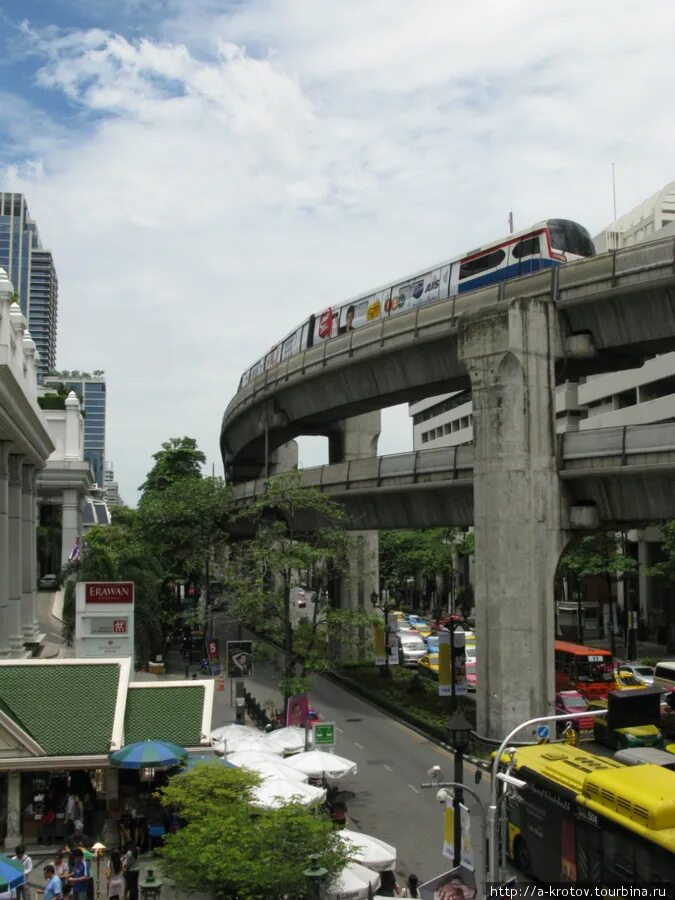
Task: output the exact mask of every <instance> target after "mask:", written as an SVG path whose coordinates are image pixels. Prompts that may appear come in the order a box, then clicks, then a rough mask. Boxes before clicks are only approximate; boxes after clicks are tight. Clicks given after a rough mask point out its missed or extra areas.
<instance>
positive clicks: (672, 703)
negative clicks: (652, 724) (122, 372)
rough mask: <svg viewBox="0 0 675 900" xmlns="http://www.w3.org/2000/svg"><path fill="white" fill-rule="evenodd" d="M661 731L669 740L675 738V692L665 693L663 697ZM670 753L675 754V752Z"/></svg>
mask: <svg viewBox="0 0 675 900" xmlns="http://www.w3.org/2000/svg"><path fill="white" fill-rule="evenodd" d="M661 731H662V732H663V733H664V734H665V735H666V736H667V737H669V738H672V737H675V691H665V692H664V693H663V694H662V695H661ZM666 749H669V748H666ZM670 752H671V753H675V750H671V751H670Z"/></svg>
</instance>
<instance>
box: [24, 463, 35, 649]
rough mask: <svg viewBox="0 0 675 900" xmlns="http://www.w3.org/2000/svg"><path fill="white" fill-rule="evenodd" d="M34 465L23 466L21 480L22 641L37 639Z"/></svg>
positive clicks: (32, 641)
mask: <svg viewBox="0 0 675 900" xmlns="http://www.w3.org/2000/svg"><path fill="white" fill-rule="evenodd" d="M36 481H37V469H36V467H35V466H24V467H23V472H22V484H21V527H22V536H21V549H22V557H21V591H22V596H21V625H22V628H23V637H24V641H25V642H26V643H27V644H31V643H34V642H35V641H36V640H37V639H38V635H39V628H38V621H37V583H36V582H37V534H36V529H37V523H36V504H35V483H36Z"/></svg>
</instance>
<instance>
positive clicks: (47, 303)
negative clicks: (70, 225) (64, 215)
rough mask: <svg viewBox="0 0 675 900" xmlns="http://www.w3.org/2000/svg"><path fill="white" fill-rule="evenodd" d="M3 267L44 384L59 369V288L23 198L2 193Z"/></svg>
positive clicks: (0, 235)
mask: <svg viewBox="0 0 675 900" xmlns="http://www.w3.org/2000/svg"><path fill="white" fill-rule="evenodd" d="M0 266H2V268H3V269H5V271H6V272H7V275H8V277H9V279H10V281H11V282H12V283H13V284H14V290H15V291H16V295H17V299H18V301H19V303H20V305H21V311H22V312H23V314H24V315H25V317H26V319H27V320H28V330H29V331H30V333H31V337H32V338H33V340H34V341H35V345H36V347H37V349H38V353H39V354H40V360H39V362H38V367H37V374H38V381H40V382H42V381H43V380H44V377H45V376H46V375H47V373H48V372H49V371H50V370H52V369H53V368H54V367H55V365H56V318H57V312H58V292H59V285H58V279H57V277H56V269H55V267H54V260H53V258H52V254H51V251H50V250H45V249H44V248H43V246H42V244H41V242H40V234H39V232H38V228H37V224H36V223H35V222H34V221H33V220H32V219H31V217H30V214H29V212H28V206H27V205H26V198H25V197H24V196H23V194H13V193H7V192H2V191H0Z"/></svg>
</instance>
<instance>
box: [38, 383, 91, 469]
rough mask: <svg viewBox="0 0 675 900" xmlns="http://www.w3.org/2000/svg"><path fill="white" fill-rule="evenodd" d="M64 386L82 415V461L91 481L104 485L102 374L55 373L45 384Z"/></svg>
mask: <svg viewBox="0 0 675 900" xmlns="http://www.w3.org/2000/svg"><path fill="white" fill-rule="evenodd" d="M57 384H64V385H65V386H66V388H67V389H68V390H69V391H75V393H76V394H77V396H78V397H79V398H80V403H81V404H82V411H83V412H84V458H85V460H87V461H88V462H89V463H90V464H91V468H92V471H93V473H94V481H95V482H96V484H98V486H99V487H103V485H104V470H105V379H104V378H103V376H102V375H93V376H92V375H89V374H87V373H77V372H61V373H58V372H56V373H55V374H54V375H50V376H49V377H47V378H45V385H46V386H49V385H52V386H53V385H57Z"/></svg>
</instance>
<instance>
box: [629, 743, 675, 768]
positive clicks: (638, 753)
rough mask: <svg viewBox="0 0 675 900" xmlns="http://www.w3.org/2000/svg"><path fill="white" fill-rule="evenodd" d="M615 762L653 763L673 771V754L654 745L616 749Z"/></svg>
mask: <svg viewBox="0 0 675 900" xmlns="http://www.w3.org/2000/svg"><path fill="white" fill-rule="evenodd" d="M614 759H615V760H616V761H617V762H620V763H623V764H624V765H625V766H639V765H645V764H646V765H649V764H651V765H653V766H663V768H664V769H672V770H673V771H675V755H673V754H672V753H667V752H666V751H665V750H657V749H656V748H655V747H631V748H630V749H629V750H617V751H616V753H615V754H614Z"/></svg>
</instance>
